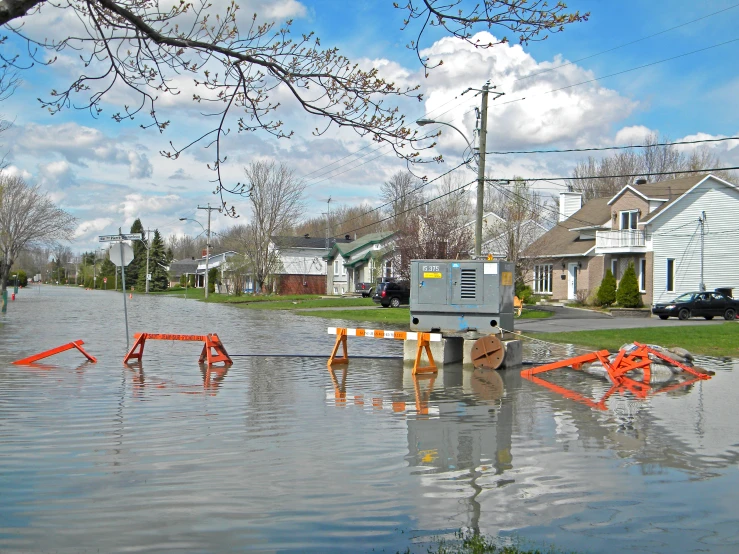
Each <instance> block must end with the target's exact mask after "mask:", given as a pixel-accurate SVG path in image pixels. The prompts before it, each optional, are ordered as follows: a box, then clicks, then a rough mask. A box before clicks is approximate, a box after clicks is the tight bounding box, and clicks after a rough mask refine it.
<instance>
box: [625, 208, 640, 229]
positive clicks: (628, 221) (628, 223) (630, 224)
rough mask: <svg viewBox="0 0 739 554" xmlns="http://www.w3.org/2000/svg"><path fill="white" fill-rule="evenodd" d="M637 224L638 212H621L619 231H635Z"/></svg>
mask: <svg viewBox="0 0 739 554" xmlns="http://www.w3.org/2000/svg"><path fill="white" fill-rule="evenodd" d="M638 224H639V210H629V211H627V212H621V230H622V231H623V230H627V229H628V230H633V231H636V229H637V225H638Z"/></svg>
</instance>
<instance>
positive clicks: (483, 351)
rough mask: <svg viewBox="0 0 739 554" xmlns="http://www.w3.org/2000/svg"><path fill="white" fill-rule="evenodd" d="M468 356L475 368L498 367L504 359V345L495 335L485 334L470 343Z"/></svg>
mask: <svg viewBox="0 0 739 554" xmlns="http://www.w3.org/2000/svg"><path fill="white" fill-rule="evenodd" d="M470 356H471V358H472V365H474V366H475V367H476V368H481V367H484V368H487V369H498V368H499V367H500V366H501V365H503V360H505V347H504V346H503V343H502V342H501V341H500V339H499V338H498V337H497V336H496V335H485V336H484V337H481V338H479V339H477V340H476V341H475V344H473V345H472V352H471V353H470Z"/></svg>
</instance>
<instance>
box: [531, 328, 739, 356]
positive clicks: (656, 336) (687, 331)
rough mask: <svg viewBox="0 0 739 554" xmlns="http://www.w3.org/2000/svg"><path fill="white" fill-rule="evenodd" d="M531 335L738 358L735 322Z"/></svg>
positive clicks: (584, 343) (738, 337)
mask: <svg viewBox="0 0 739 554" xmlns="http://www.w3.org/2000/svg"><path fill="white" fill-rule="evenodd" d="M530 335H531V336H533V337H535V338H537V339H541V340H546V341H551V342H558V343H567V344H575V345H578V346H586V347H589V348H593V349H594V350H596V349H603V348H606V349H608V350H611V351H616V350H618V349H619V348H621V346H622V345H623V344H625V343H628V342H634V341H636V342H643V343H648V344H659V345H660V346H667V347H669V346H680V347H681V348H685V349H687V350H689V351H690V352H692V353H693V354H703V355H706V356H728V357H732V358H739V324H737V323H734V322H727V323H723V324H721V325H705V326H697V325H691V326H678V327H647V328H638V329H608V330H603V331H573V332H568V333H530Z"/></svg>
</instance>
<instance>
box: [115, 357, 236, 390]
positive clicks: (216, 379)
mask: <svg viewBox="0 0 739 554" xmlns="http://www.w3.org/2000/svg"><path fill="white" fill-rule="evenodd" d="M127 367H128V368H129V369H130V370H132V371H133V383H134V391H137V392H138V391H140V390H143V389H144V387H147V386H148V387H153V388H157V389H165V388H171V389H175V390H176V391H177V392H181V393H183V394H202V393H209V394H210V396H215V395H216V393H217V392H218V389H219V387H220V385H221V383H222V382H223V381H224V379H225V378H226V375H227V374H228V370H229V368H230V367H231V366H230V365H223V366H212V365H205V364H201V366H200V373H201V374H202V377H203V386H202V391H201V390H200V388H201V387H200V386H198V385H184V384H180V383H176V382H174V381H169V380H166V379H160V378H156V377H154V378H151V377H149V378H147V377H146V375H145V374H144V367H143V364H142V363H141V362H140V361H135V362H133V363H129V364H127Z"/></svg>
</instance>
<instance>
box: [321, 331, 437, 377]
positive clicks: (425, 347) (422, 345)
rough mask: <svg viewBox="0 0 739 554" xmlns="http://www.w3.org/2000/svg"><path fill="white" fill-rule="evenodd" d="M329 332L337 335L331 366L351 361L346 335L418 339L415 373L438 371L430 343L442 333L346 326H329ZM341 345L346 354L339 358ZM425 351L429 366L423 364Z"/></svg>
mask: <svg viewBox="0 0 739 554" xmlns="http://www.w3.org/2000/svg"><path fill="white" fill-rule="evenodd" d="M328 334H329V335H336V343H335V344H334V349H333V351H332V352H331V355H330V356H329V358H328V366H329V367H331V366H332V365H333V364H346V363H348V362H349V356H348V354H347V347H346V337H369V338H375V339H395V340H416V341H418V348H416V359H415V362H414V363H413V375H415V374H417V373H430V372H433V373H435V372H436V371H437V367H436V362H434V356H433V355H432V354H431V347H430V344H429V343H430V342H439V341H441V334H440V333H415V332H412V331H383V330H381V329H348V328H346V327H329V328H328ZM339 346H341V347H342V352H343V354H344V355H343V356H342V357H340V358H337V357H336V354H337V353H338V351H339ZM424 351H425V352H426V357H427V358H428V362H429V363H428V365H427V366H421V357H422V355H423V352H424Z"/></svg>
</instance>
